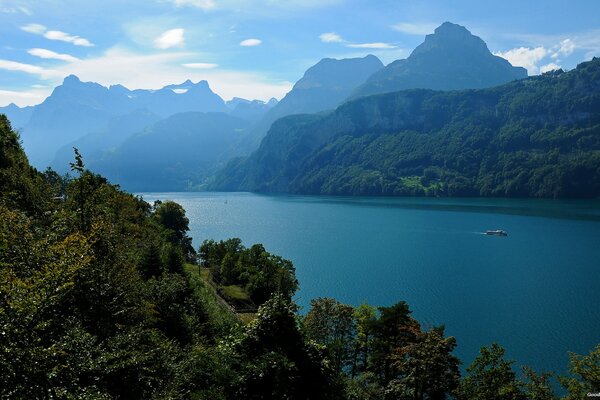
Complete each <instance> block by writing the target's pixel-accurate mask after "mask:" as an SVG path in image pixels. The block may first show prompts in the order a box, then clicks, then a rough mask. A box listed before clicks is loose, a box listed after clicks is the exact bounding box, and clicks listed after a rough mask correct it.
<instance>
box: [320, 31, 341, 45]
mask: <svg viewBox="0 0 600 400" xmlns="http://www.w3.org/2000/svg"><path fill="white" fill-rule="evenodd" d="M319 39H321V42H324V43H342V42H344V39H342V37H341V36H340V35H338V34H337V33H334V32H326V33H322V34H321V35H319Z"/></svg>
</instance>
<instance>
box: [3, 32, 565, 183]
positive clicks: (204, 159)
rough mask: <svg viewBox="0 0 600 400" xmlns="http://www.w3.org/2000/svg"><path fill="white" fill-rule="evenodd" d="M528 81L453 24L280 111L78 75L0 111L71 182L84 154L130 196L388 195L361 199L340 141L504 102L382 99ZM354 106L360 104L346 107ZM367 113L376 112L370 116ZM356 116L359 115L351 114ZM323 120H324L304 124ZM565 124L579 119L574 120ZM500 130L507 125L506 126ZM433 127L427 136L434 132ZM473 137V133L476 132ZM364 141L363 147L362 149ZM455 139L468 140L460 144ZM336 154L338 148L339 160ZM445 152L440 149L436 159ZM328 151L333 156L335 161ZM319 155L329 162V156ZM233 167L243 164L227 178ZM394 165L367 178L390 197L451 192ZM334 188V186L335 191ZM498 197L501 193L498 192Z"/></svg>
mask: <svg viewBox="0 0 600 400" xmlns="http://www.w3.org/2000/svg"><path fill="white" fill-rule="evenodd" d="M526 76H527V73H526V70H525V69H524V68H521V67H513V66H512V65H511V64H510V63H509V62H508V61H506V60H504V59H502V58H500V57H498V56H494V55H493V54H492V53H491V52H490V51H489V50H488V48H487V45H486V44H485V42H483V40H481V39H480V38H479V37H477V36H474V35H472V34H471V33H470V32H469V31H468V30H467V29H466V28H464V27H462V26H460V25H456V24H452V23H449V22H446V23H444V24H442V25H441V26H440V27H438V28H437V29H436V30H435V32H434V33H433V34H431V35H427V37H426V38H425V41H424V43H422V44H421V45H420V46H418V47H417V48H416V49H415V50H414V51H413V52H412V54H411V55H410V56H409V57H408V58H407V59H405V60H397V61H394V62H392V63H391V64H389V65H387V66H384V65H383V64H382V63H381V61H380V60H379V59H378V58H377V57H375V56H372V55H370V56H366V57H363V58H353V59H343V60H334V59H323V60H321V61H319V62H318V63H317V64H315V65H314V66H312V67H311V68H309V69H308V70H307V71H306V72H305V74H304V76H303V77H302V78H301V79H300V80H299V81H298V82H297V83H296V84H295V85H294V87H293V88H292V90H291V91H290V92H289V93H288V94H287V95H286V96H285V97H284V98H283V99H282V100H281V101H279V102H277V101H276V100H275V99H272V100H271V101H269V102H268V103H265V102H262V101H258V100H246V99H241V98H234V99H232V100H230V101H228V102H225V101H223V99H221V98H220V97H219V96H218V95H217V94H215V93H214V92H212V90H211V89H210V87H209V85H208V83H207V82H206V81H201V82H198V83H195V84H194V83H193V82H191V81H186V82H184V83H182V84H179V85H169V86H166V87H164V88H162V89H160V90H129V89H127V88H125V87H123V86H120V85H115V86H111V87H109V88H105V87H102V86H101V85H98V84H95V83H90V82H88V83H83V82H81V81H80V80H79V79H77V78H76V77H74V76H70V77H67V78H66V79H65V81H64V83H63V85H61V86H59V87H57V88H56V89H55V91H54V92H53V93H52V95H51V96H50V97H49V98H48V99H46V101H44V102H43V103H42V104H40V105H38V106H36V107H34V108H33V109H19V108H16V107H12V106H9V107H7V108H4V109H0V112H6V113H7V114H8V116H9V118H13V120H14V121H15V123H14V125H15V127H17V128H19V127H20V128H22V138H23V141H24V145H25V149H26V151H27V152H28V153H29V156H30V158H31V159H32V161H33V163H34V165H36V166H37V167H41V168H43V167H45V166H46V165H49V164H50V165H52V166H53V167H54V168H55V169H57V170H59V171H61V172H64V171H66V168H67V165H68V162H69V161H70V160H71V158H72V156H71V151H72V146H76V147H78V148H79V149H80V150H82V154H83V155H84V158H85V159H86V160H88V165H89V166H90V167H91V168H93V169H94V171H95V172H99V173H101V174H105V175H107V176H108V177H109V178H110V179H111V180H113V181H115V182H117V183H121V184H122V185H123V186H124V188H125V189H130V190H138V191H143V190H190V189H198V188H206V187H211V188H213V189H218V190H258V191H263V190H264V191H294V192H310V193H351V194H357V193H369V194H370V193H371V192H373V193H376V192H377V190H375V189H373V190H372V191H371V189H366V188H363V189H356V185H355V184H354V183H352V184H350V186H348V182H347V180H348V179H350V177H346V178H347V179H346V178H343V179H342V178H340V180H337V179H329V178H331V175H332V174H333V175H335V174H337V175H336V176H338V177H340V176H341V175H339V174H340V173H341V172H340V171H341V169H342V166H343V168H347V167H351V164H352V163H350V164H348V159H346V158H344V157H345V156H344V157H342V153H344V152H348V151H350V150H349V148H348V147H346V146H341V147H340V143H338V142H336V143H335V146H334V147H331V146H333V142H330V140H333V139H334V138H335V140H339V139H340V138H341V137H346V136H348V135H350V137H353V138H354V139H352V140H350V142H352V144H351V146H352V148H353V150H352V151H351V153H352V154H355V155H358V154H360V153H361V152H365V151H366V150H367V149H368V146H370V145H372V143H371V140H372V139H374V137H369V136H368V135H370V134H376V133H377V132H379V133H381V131H380V130H381V129H384V130H385V129H387V130H389V132H387V133H388V134H393V133H394V132H396V131H399V130H402V131H404V130H405V129H408V128H406V127H408V126H413V125H414V126H413V128H414V129H415V130H416V131H421V130H422V128H423V126H426V125H427V124H428V122H427V121H429V120H431V121H434V120H437V121H438V122H439V118H438V119H436V118H437V113H439V114H440V115H447V114H446V113H447V111H448V110H454V111H455V112H458V110H459V109H456V108H455V106H456V104H455V103H454V101H457V102H458V103H461V102H469V101H471V100H467V99H472V98H476V99H477V100H476V102H482V103H486V102H490V104H492V103H494V102H495V101H497V100H498V98H496V97H494V98H493V99H489V98H487V97H486V96H488V95H489V93H497V92H494V91H491V92H481V93H480V92H477V94H476V95H475V94H472V93H475V92H456V93H454V92H453V93H452V94H448V96H450V97H448V99H452V100H451V101H450V100H448V101H446V102H442V103H444V104H441V105H440V106H442V105H444V106H447V107H449V108H448V110H444V109H440V110H437V111H436V112H435V113H433V114H430V113H429V111H427V110H428V107H429V105H430V104H434V103H435V102H433V103H432V101H433V100H431V99H433V98H436V99H437V98H438V97H436V96H438V95H437V94H435V93H433V92H407V94H406V95H397V96H391V97H389V96H388V97H385V98H379V97H375V98H371V97H370V96H371V95H373V94H378V95H380V94H381V93H390V92H397V91H398V90H406V89H434V90H464V89H482V88H489V87H494V86H498V85H502V84H506V83H509V82H511V81H515V80H519V79H524V78H526ZM527 81H530V80H526V81H525V82H527ZM517 87H518V88H520V89H519V90H525V89H526V88H527V87H528V86H510V89H506V90H509V91H510V92H511V93H513V92H514V91H515V90H517V89H515V88H517ZM499 90H505V89H499ZM568 95H572V94H571V93H568ZM364 96H369V98H368V99H365V100H364V102H363V103H360V104H361V105H362V106H358V105H357V104H359V103H356V102H355V101H354V99H357V98H359V97H364ZM473 96H475V97H473ZM478 96H482V97H481V98H480V97H478ZM503 98H508V97H506V96H505V97H503ZM382 99H383V100H382ZM347 101H350V103H346V104H345V102H347ZM511 101H512V100H511ZM394 102H397V104H396V103H394ZM417 105H418V106H417ZM340 106H341V107H340ZM336 107H339V108H338V110H337V111H335V112H333V110H334V109H335V108H336ZM361 107H372V109H369V110H368V112H367V111H365V110H364V109H362V108H361ZM414 107H417V108H414ZM478 110H479V109H478V108H477V107H475V108H473V109H472V111H473V112H474V113H475V114H477V115H478ZM350 111H351V113H350V114H348V112H350ZM354 112H356V114H352V113H354ZM314 113H321V115H309V116H307V115H302V114H314ZM292 114H298V115H295V116H291V115H292ZM28 115H30V118H28ZM341 116H344V117H343V118H342V117H341ZM564 117H565V118H572V117H571V116H569V115H565V116H564ZM357 118H362V119H360V120H357ZM440 118H441V117H440ZM413 119H414V121H412V122H410V123H409V121H411V120H413ZM426 120H427V121H426ZM399 121H404V122H402V123H400V122H399ZM487 122H490V123H491V121H488V120H486V122H485V123H484V122H482V121H479V120H477V121H475V120H473V123H475V124H476V125H477V126H480V127H481V129H482V130H484V131H486V132H487V131H489V130H492V131H494V129H499V128H498V126H497V125H493V126H492V125H489V126H488V125H486V123H487ZM510 122H511V123H512V122H513V121H512V120H511V121H510ZM445 123H446V124H447V123H451V121H446V122H445ZM494 123H496V124H497V123H498V120H495V121H494ZM398 124H400V125H398ZM402 124H406V125H402ZM419 124H421V125H419ZM423 124H424V125H423ZM429 124H433V122H429ZM442 125H443V124H442ZM442 125H439V124H438V125H436V129H445V128H444V127H443V126H442ZM452 126H453V127H454V125H452ZM413 128H410V129H413ZM423 129H425V128H423ZM428 129H429V128H427V129H425V130H427V131H428V132H430V130H428ZM464 131H465V132H467V131H468V132H471V129H470V128H469V129H465V130H464ZM267 132H268V135H267ZM349 132H350V133H349ZM494 132H496V131H494ZM379 133H377V134H379ZM496 133H497V132H496ZM457 134H458V131H457ZM265 135H267V136H266V138H265ZM213 136H214V137H213ZM458 136H460V137H461V138H462V139H461V140H468V139H469V138H468V137H464V135H463V136H461V135H458ZM458 136H457V137H458ZM492 136H493V135H491V136H486V137H487V139H486V140H488V139H489V140H492ZM359 137H360V138H362V139H361V140H358V141H357V140H356V139H357V138H359ZM367 137H369V139H367ZM263 138H264V140H263ZM396 139H398V137H395V139H394V140H396ZM422 139H423V138H422V137H420V136H415V137H412V136H411V138H410V140H409V139H408V136H406V137H405V138H404V139H402V140H404V142H403V143H404V144H403V145H402V146H405V145H406V147H402V146H401V147H402V149H403V150H402V152H406V151H408V150H406V149H411V150H410V152H409V153H410V154H411V155H410V157H413V155H414V154H416V153H419V152H422V151H425V150H424V149H422V148H419V147H418V146H424V145H425V144H424V142H422V141H421V140H422ZM261 140H262V144H261ZM448 140H450V141H452V140H458V139H456V137H454V136H453V138H452V139H448ZM482 140H483V139H482ZM448 143H449V142H448ZM448 143H446V145H447V144H448ZM438 144H439V146H442V144H440V143H438ZM259 145H260V147H259ZM348 145H350V144H348ZM379 145H380V146H383V147H382V149H381V150H379V151H380V153H381V155H382V157H383V155H384V154H385V155H386V156H385V157H387V159H390V160H392V159H394V158H396V157H400V155H399V154H400V153H397V152H395V151H400V150H399V148H398V147H397V145H398V143H396V144H392V143H391V142H385V143H380V144H379ZM389 146H391V147H394V146H396V147H395V149H396V150H394V151H390V147H389ZM427 146H428V145H427ZM436 146H437V145H436ZM333 148H335V149H336V150H335V151H333V150H332V149H333ZM441 148H443V147H440V148H438V147H436V149H435V151H439V150H440V149H441ZM139 149H143V151H139ZM326 149H329V150H331V151H329V152H326V151H325V150H326ZM427 149H428V150H427V151H431V150H432V149H430V148H427ZM255 150H256V152H255V153H254V154H252V155H250V154H251V153H252V152H253V151H255ZM340 152H341V153H340ZM317 153H319V154H320V155H319V156H318V157H317ZM409 153H407V154H409ZM177 154H178V155H179V157H177ZM325 154H326V155H325ZM344 154H345V153H344ZM455 155H456V156H457V157H458V156H460V157H462V156H463V155H461V154H455ZM248 156H249V158H246V157H248ZM236 157H238V158H236ZM239 157H241V158H239ZM315 157H316V158H315ZM323 157H327V160H328V161H326V162H325V160H324V159H323ZM340 157H342V158H340ZM402 157H404V156H402ZM410 157H409V158H410ZM309 159H310V163H311V165H312V167H311V168H313V169H312V170H311V172H310V174H309V175H310V178H309V177H308V176H307V175H306V176H305V175H304V174H305V173H306V174H308V170H303V169H302V168H304V163H308V162H309ZM317 159H319V160H320V161H317ZM229 160H233V161H230V163H229V165H228V166H227V167H226V168H224V169H223V170H221V172H219V173H217V171H218V170H219V169H220V168H222V167H224V166H225V165H226V163H227V162H228V161H229ZM343 160H345V161H343ZM363 161H364V160H363ZM353 162H358V161H356V160H355V161H353ZM390 162H391V161H390ZM301 164H302V168H300V166H301ZM359 164H360V163H359ZM384 164H385V165H384ZM384 164H379V163H375V164H374V165H372V166H370V167H369V168H368V169H367V170H368V171H369V172H368V173H367V172H365V174H367V175H368V174H374V176H378V174H379V175H381V174H383V175H385V176H386V178H385V179H391V180H394V179H395V180H396V181H397V182H396V183H395V184H394V185H395V186H394V187H396V189H393V190H392V189H389V188H388V189H389V190H388V189H385V190H384V189H381V190H380V192H381V193H385V194H406V193H413V194H432V193H438V194H443V193H446V194H449V192H448V191H446V192H444V191H440V190H441V186H435V185H434V186H431V185H430V186H428V185H425V186H422V185H420V184H418V185H416V186H415V187H416V188H413V189H414V190H413V189H410V190H409V189H406V185H407V184H408V183H409V182H408V181H406V179H408V180H409V181H410V180H412V181H411V182H413V181H414V180H415V179H417V180H418V179H420V178H419V177H420V176H422V175H420V174H423V173H424V170H425V169H426V168H427V165H425V164H426V163H421V164H419V165H418V166H415V169H414V170H403V169H402V172H398V171H396V172H394V173H392V174H388V175H386V174H385V173H384V172H385V171H384V170H385V168H388V167H389V165H388V164H389V163H384ZM352 165H354V164H352ZM321 167H323V168H321ZM409 169H410V168H409ZM290 171H292V172H290ZM353 171H354V172H356V174H353V173H352V174H350V175H352V179H354V178H356V177H357V176H360V177H361V178H360V179H359V180H361V181H364V182H366V183H365V185H367V186H369V185H371V183H370V182H371V180H370V179H371V178H366V177H365V176H366V175H364V174H363V172H364V171H363V172H360V173H359V172H357V170H353ZM455 172H456V171H455ZM427 174H428V176H429V177H430V178H432V179H433V181H432V182H434V181H435V182H441V181H442V180H441V177H440V171H437V172H435V173H433V172H431V171H430V170H428V172H427ZM461 174H462V173H461ZM342 175H343V174H342ZM459 175H460V174H458V175H456V176H459ZM215 176H216V179H215V178H214V177H215ZM317 176H318V177H317ZM460 176H463V175H460ZM463 177H464V176H463ZM436 179H437V181H436ZM461 179H462V178H461ZM465 179H470V178H465ZM307 180H309V181H310V182H311V183H310V184H309V183H307V182H308V181H307ZM325 181H327V182H329V183H327V184H325V183H324V182H325ZM292 182H294V183H293V184H292ZM300 182H302V184H300ZM398 182H404V183H403V184H402V185H404V186H402V185H400V186H398ZM340 185H341V186H340ZM359 186H360V185H359ZM413 186H414V185H413ZM467 186H468V185H467ZM434 187H435V188H434ZM465 187H466V186H465ZM474 187H475V186H473V185H471V186H469V190H470V192H469V193H471V194H472V193H474V191H476V190H475V189H474ZM378 190H379V189H378ZM461 190H462V189H461ZM461 190H457V191H455V193H459V192H461ZM498 190H499V189H498ZM498 190H492V192H494V193H499V192H498ZM465 193H466V192H465ZM490 193H491V192H490Z"/></svg>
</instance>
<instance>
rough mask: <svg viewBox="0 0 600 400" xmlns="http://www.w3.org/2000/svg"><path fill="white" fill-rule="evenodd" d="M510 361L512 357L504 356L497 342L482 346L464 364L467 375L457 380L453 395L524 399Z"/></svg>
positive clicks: (475, 399) (467, 399)
mask: <svg viewBox="0 0 600 400" xmlns="http://www.w3.org/2000/svg"><path fill="white" fill-rule="evenodd" d="M512 364H513V362H512V361H506V360H505V359H504V348H502V347H501V346H499V345H498V344H496V343H493V344H492V345H491V346H490V347H482V348H481V350H480V351H479V355H478V356H477V357H476V358H475V360H474V361H473V363H472V364H471V365H470V366H469V367H468V368H467V375H466V376H465V377H464V378H463V379H462V381H461V382H460V385H459V387H458V389H457V391H456V397H457V398H458V399H459V400H478V399H498V400H524V399H525V398H526V397H525V395H524V393H523V392H522V390H521V383H520V381H519V380H518V379H517V377H516V374H515V372H514V371H513V369H512Z"/></svg>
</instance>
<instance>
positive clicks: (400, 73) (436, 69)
mask: <svg viewBox="0 0 600 400" xmlns="http://www.w3.org/2000/svg"><path fill="white" fill-rule="evenodd" d="M526 77H527V70H525V68H521V67H513V66H512V65H511V64H510V63H509V62H508V61H507V60H505V59H503V58H501V57H498V56H495V55H493V54H492V53H491V52H490V51H489V50H488V47H487V45H486V44H485V42H484V41H483V40H481V38H479V37H477V36H474V35H472V34H471V32H469V31H468V30H467V29H466V28H465V27H463V26H460V25H456V24H453V23H450V22H444V23H443V24H442V25H441V26H439V27H438V28H437V29H436V30H435V32H434V33H433V34H431V35H427V36H426V37H425V41H424V42H423V43H422V44H420V45H419V46H418V47H417V48H416V49H415V50H413V52H412V53H411V55H410V56H409V57H408V58H407V59H405V60H397V61H394V62H393V63H391V64H389V65H387V66H386V67H385V68H383V69H381V70H380V71H378V72H376V73H375V74H373V75H372V76H371V77H370V78H369V79H368V80H367V81H366V82H365V83H364V84H363V85H361V86H360V87H359V88H357V89H356V91H354V93H353V94H352V98H356V97H359V96H367V95H371V94H378V93H389V92H395V91H398V90H403V89H434V90H460V89H482V88H487V87H493V86H498V85H501V84H503V83H507V82H510V81H513V80H516V79H523V78H526Z"/></svg>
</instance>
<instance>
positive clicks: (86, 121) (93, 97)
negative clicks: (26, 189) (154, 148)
mask: <svg viewBox="0 0 600 400" xmlns="http://www.w3.org/2000/svg"><path fill="white" fill-rule="evenodd" d="M141 109H145V110H147V111H149V112H151V113H153V114H156V115H158V116H160V117H163V118H164V117H167V116H169V115H172V114H175V113H179V112H188V111H198V112H226V111H227V107H226V106H225V102H224V101H223V99H221V98H220V97H219V96H218V95H217V94H215V93H214V92H213V91H212V90H211V89H210V87H209V86H208V83H207V82H206V81H200V82H198V83H196V84H194V83H192V82H191V81H189V80H188V81H186V82H184V83H182V84H179V85H169V86H166V87H164V88H162V89H159V90H142V89H137V90H129V89H127V88H125V87H124V86H122V85H113V86H111V87H109V88H106V87H104V86H102V85H100V84H98V83H94V82H82V81H81V80H80V79H79V78H78V77H76V76H74V75H70V76H67V77H66V78H65V79H64V81H63V83H62V85H60V86H58V87H56V88H55V89H54V91H53V92H52V94H51V95H50V96H49V97H48V98H47V99H46V100H45V101H44V102H42V103H41V104H39V105H37V106H35V107H33V110H32V113H31V117H30V119H29V121H28V122H27V123H26V124H24V126H23V134H22V139H23V144H24V147H25V150H26V151H27V154H28V156H29V158H30V160H31V161H32V164H34V165H36V166H40V167H44V166H46V165H48V164H49V163H50V161H51V160H52V158H53V157H54V153H55V152H56V151H57V150H58V149H59V148H60V147H61V146H63V145H65V144H67V143H70V142H73V141H75V140H76V139H78V138H80V137H83V136H84V135H86V134H88V133H92V132H98V131H100V130H102V129H103V128H104V127H105V126H106V124H107V123H108V121H109V120H110V119H112V118H115V117H118V116H121V115H126V114H130V113H132V112H134V111H136V110H141Z"/></svg>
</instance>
